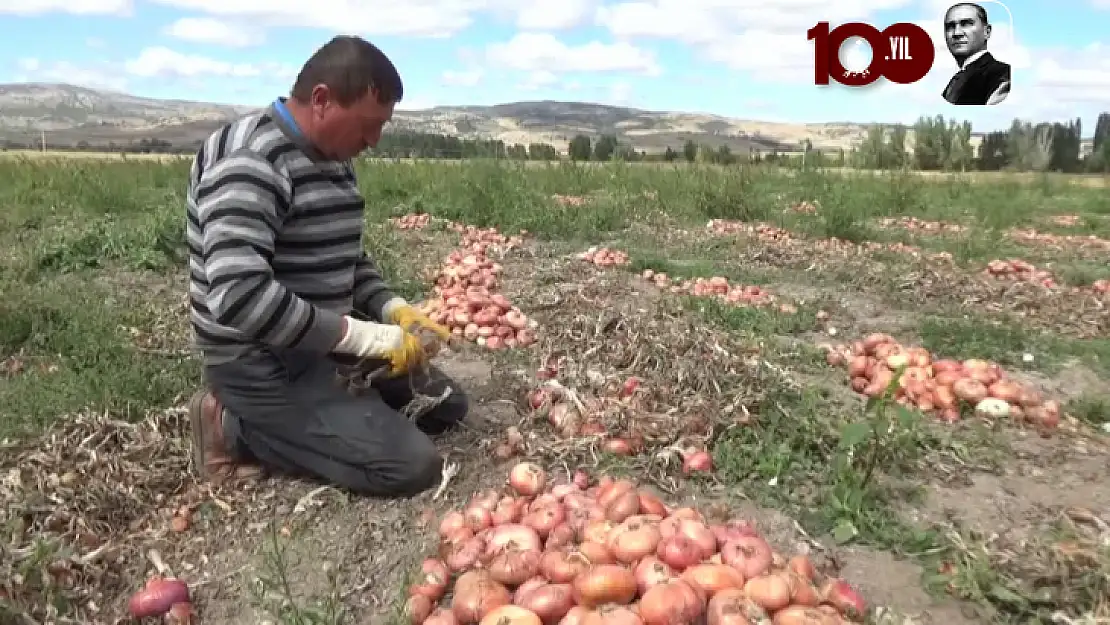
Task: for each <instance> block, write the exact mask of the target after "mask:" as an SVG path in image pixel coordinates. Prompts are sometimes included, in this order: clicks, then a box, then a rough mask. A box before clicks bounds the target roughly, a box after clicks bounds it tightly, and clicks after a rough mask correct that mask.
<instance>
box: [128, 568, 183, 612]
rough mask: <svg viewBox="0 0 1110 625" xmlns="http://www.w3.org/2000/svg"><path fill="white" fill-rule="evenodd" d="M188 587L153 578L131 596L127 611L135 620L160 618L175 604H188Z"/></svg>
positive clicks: (174, 580) (168, 579)
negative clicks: (152, 617)
mask: <svg viewBox="0 0 1110 625" xmlns="http://www.w3.org/2000/svg"><path fill="white" fill-rule="evenodd" d="M189 602H190V599H189V586H188V585H187V584H186V583H185V582H183V581H181V580H179V579H172V578H162V577H155V578H153V579H151V580H150V581H148V582H147V583H146V585H145V586H143V589H142V590H140V591H138V592H136V593H135V594H133V595H131V599H130V600H129V601H128V602H127V611H128V612H129V613H130V614H131V616H133V617H135V618H147V617H151V616H162V615H163V614H166V613H167V612H169V611H170V608H172V607H173V605H174V604H175V603H189Z"/></svg>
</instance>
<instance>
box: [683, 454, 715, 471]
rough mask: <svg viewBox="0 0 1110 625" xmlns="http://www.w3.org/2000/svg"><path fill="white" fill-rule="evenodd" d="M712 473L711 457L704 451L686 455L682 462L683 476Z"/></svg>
mask: <svg viewBox="0 0 1110 625" xmlns="http://www.w3.org/2000/svg"><path fill="white" fill-rule="evenodd" d="M712 471H713V456H710V455H709V452H707V451H704V450H700V449H699V450H697V451H694V452H691V453H689V454H686V456H685V457H684V458H683V460H682V473H683V475H693V474H695V473H710V472H712Z"/></svg>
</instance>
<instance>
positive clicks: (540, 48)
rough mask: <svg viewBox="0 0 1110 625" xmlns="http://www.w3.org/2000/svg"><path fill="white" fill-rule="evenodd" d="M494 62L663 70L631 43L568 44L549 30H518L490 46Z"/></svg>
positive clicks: (561, 69)
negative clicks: (513, 35) (518, 31)
mask: <svg viewBox="0 0 1110 625" xmlns="http://www.w3.org/2000/svg"><path fill="white" fill-rule="evenodd" d="M486 59H487V60H488V61H489V62H490V63H491V64H493V65H496V66H499V67H506V68H509V69H516V70H522V71H538V70H544V71H549V72H553V73H566V72H630V73H637V74H645V75H649V76H655V75H658V74H659V73H660V72H661V70H660V68H659V65H658V63H657V62H656V60H655V55H654V54H653V53H651V52H648V51H646V50H643V49H641V48H637V47H636V46H633V45H632V44H630V43H626V42H618V43H612V44H606V43H601V42H600V41H591V42H589V43H586V44H583V45H580V46H568V45H566V44H565V43H563V42H561V41H559V40H558V39H556V38H555V37H554V36H553V35H551V34H548V33H518V34H517V35H516V36H515V37H513V38H512V39H510V40H509V41H507V42H505V43H495V44H491V45H490V46H489V47H487V48H486Z"/></svg>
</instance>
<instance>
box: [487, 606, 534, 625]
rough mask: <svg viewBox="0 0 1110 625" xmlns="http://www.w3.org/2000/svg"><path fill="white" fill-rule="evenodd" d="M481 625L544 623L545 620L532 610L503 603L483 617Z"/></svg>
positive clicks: (531, 624)
mask: <svg viewBox="0 0 1110 625" xmlns="http://www.w3.org/2000/svg"><path fill="white" fill-rule="evenodd" d="M481 625H543V622H542V621H540V617H539V616H538V615H536V613H535V612H532V611H531V610H526V609H524V608H522V607H520V606H515V605H503V606H500V607H497V608H494V609H493V610H491V611H490V612H489V614H486V615H485V616H484V617H482V620H481Z"/></svg>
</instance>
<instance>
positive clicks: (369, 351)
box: [332, 317, 405, 360]
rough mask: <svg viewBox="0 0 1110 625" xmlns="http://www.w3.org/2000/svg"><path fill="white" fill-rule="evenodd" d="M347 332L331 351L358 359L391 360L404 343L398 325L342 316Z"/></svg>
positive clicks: (403, 335)
mask: <svg viewBox="0 0 1110 625" xmlns="http://www.w3.org/2000/svg"><path fill="white" fill-rule="evenodd" d="M344 320H345V321H346V323H347V332H346V333H345V334H344V335H343V338H341V339H339V343H337V344H336V345H335V349H333V350H332V351H334V352H337V353H340V354H347V355H349V356H355V357H357V358H360V359H374V360H391V359H392V356H393V355H394V353H396V352H397V351H399V350H401V348H402V347H404V344H405V331H404V330H403V329H401V327H400V326H395V325H392V324H385V323H374V322H373V321H361V320H359V319H355V318H354V317H344Z"/></svg>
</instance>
